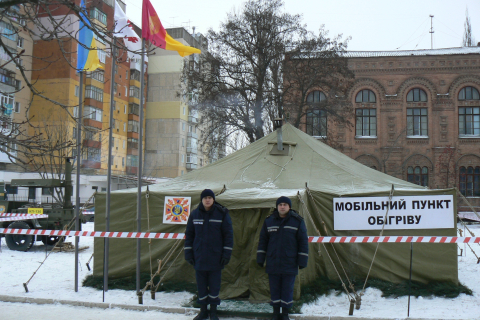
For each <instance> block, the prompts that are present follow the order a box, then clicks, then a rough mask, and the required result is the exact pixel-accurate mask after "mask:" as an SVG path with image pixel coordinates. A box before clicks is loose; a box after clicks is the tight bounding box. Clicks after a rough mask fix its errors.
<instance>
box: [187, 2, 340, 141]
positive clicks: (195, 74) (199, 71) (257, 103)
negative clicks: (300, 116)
mask: <svg viewBox="0 0 480 320" xmlns="http://www.w3.org/2000/svg"><path fill="white" fill-rule="evenodd" d="M283 9H284V8H283V2H282V1H280V0H250V1H247V2H246V3H245V4H244V6H243V7H242V9H241V10H240V11H238V12H231V13H229V14H228V15H227V19H226V21H225V22H222V23H221V26H220V31H218V32H217V31H214V30H210V31H209V33H208V35H207V38H208V44H209V50H208V51H209V52H208V53H207V52H205V53H204V54H203V55H202V56H201V57H200V61H199V66H198V68H195V67H192V65H191V64H188V65H186V67H185V71H184V77H185V78H186V79H187V80H188V83H189V88H188V91H189V92H191V93H194V94H195V95H197V96H198V99H197V100H198V104H197V105H196V108H197V109H198V110H199V111H200V113H201V114H204V115H207V117H208V120H209V121H211V123H212V125H211V126H209V127H210V128H211V129H212V130H211V131H214V130H217V129H218V128H220V127H222V126H223V128H224V129H223V130H224V132H225V136H226V137H230V136H233V135H234V134H235V133H236V132H242V134H244V135H245V136H246V138H247V139H248V141H249V142H250V143H252V142H254V141H256V140H258V139H260V138H262V137H263V136H265V134H267V133H268V132H271V131H272V130H273V119H274V118H277V117H279V116H284V110H283V109H284V108H283V104H284V101H285V96H286V95H287V94H289V93H290V91H291V90H290V89H291V88H290V87H292V88H293V85H294V84H293V83H290V84H288V86H289V87H288V88H287V87H286V86H285V72H286V71H287V72H292V70H291V68H292V65H294V64H296V63H291V64H290V65H289V66H288V67H286V63H285V59H286V55H287V52H291V53H290V57H292V56H294V57H295V56H296V55H300V52H301V51H303V49H305V48H309V49H310V48H315V49H319V51H323V50H321V49H325V48H327V47H329V45H328V44H326V42H328V41H329V40H326V39H324V37H323V35H324V32H323V31H321V32H320V34H319V35H318V36H314V35H313V34H312V33H310V32H308V31H307V30H306V27H305V26H304V25H303V24H302V21H301V20H302V19H301V16H299V15H292V14H289V13H285V12H284V11H283ZM343 46H344V45H343V44H340V43H337V47H341V48H343ZM333 50H335V49H332V51H333ZM297 52H298V53H297ZM318 56H320V54H319V55H318ZM325 56H327V54H326V53H325ZM310 75H311V74H310ZM295 85H297V84H295ZM207 135H210V133H209V134H207Z"/></svg>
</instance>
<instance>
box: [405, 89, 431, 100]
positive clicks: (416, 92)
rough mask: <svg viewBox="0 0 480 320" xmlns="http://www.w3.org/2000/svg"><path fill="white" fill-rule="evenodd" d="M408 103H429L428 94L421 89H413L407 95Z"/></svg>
mask: <svg viewBox="0 0 480 320" xmlns="http://www.w3.org/2000/svg"><path fill="white" fill-rule="evenodd" d="M407 102H427V93H426V92H425V91H423V90H422V89H419V88H415V89H412V90H410V91H409V92H408V94H407Z"/></svg>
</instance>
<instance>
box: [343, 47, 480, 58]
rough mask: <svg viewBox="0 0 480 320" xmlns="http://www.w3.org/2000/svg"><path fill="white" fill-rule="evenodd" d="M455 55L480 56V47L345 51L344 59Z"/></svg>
mask: <svg viewBox="0 0 480 320" xmlns="http://www.w3.org/2000/svg"><path fill="white" fill-rule="evenodd" d="M456 54H480V47H460V48H443V49H424V50H395V51H346V52H345V54H344V56H345V57H346V58H371V57H406V56H438V55H456Z"/></svg>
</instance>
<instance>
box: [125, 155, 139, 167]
mask: <svg viewBox="0 0 480 320" xmlns="http://www.w3.org/2000/svg"><path fill="white" fill-rule="evenodd" d="M127 167H138V156H133V155H127Z"/></svg>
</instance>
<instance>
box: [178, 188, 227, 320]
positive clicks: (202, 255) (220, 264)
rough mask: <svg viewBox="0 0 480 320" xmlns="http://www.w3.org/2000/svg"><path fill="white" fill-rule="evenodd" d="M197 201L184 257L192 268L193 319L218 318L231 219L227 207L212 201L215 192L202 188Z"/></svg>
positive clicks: (189, 223) (212, 319) (187, 234)
mask: <svg viewBox="0 0 480 320" xmlns="http://www.w3.org/2000/svg"><path fill="white" fill-rule="evenodd" d="M200 197H201V203H200V204H199V205H198V207H197V208H196V209H195V210H194V211H193V212H192V214H191V215H190V217H189V218H188V222H187V229H186V230H185V260H187V262H188V263H190V264H191V265H192V266H193V267H194V268H195V277H196V279H197V290H198V303H199V304H200V306H201V308H200V313H199V314H198V315H197V316H196V317H195V318H194V320H202V319H207V318H208V310H207V305H210V319H211V320H218V316H217V306H218V305H219V304H220V298H219V297H218V296H219V293H220V283H221V279H222V269H223V268H224V267H225V266H226V265H227V264H228V262H229V261H230V257H231V256H232V248H233V228H232V220H231V219H230V215H229V214H228V209H227V208H225V207H223V206H221V205H220V204H218V203H217V202H215V194H214V193H213V191H212V190H210V189H205V190H203V191H202V194H201V196H200Z"/></svg>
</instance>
